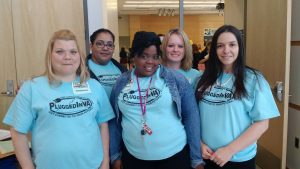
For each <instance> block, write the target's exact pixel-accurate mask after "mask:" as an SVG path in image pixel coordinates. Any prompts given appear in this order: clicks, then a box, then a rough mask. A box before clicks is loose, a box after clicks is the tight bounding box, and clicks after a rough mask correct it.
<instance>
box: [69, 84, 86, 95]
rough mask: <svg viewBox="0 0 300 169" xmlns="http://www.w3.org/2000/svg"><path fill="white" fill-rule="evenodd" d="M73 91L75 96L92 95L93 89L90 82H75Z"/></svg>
mask: <svg viewBox="0 0 300 169" xmlns="http://www.w3.org/2000/svg"><path fill="white" fill-rule="evenodd" d="M72 89H73V93H74V94H86V93H91V88H90V86H89V84H88V82H85V83H80V82H73V83H72Z"/></svg>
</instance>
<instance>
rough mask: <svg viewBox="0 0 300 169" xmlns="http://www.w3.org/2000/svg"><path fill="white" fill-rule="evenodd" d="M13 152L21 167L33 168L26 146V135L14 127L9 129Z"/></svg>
mask: <svg viewBox="0 0 300 169" xmlns="http://www.w3.org/2000/svg"><path fill="white" fill-rule="evenodd" d="M10 133H11V137H12V141H13V145H14V148H15V154H16V156H17V159H18V161H19V163H20V165H21V167H22V169H34V168H35V167H34V165H33V162H32V159H31V155H30V150H29V146H28V140H27V135H26V134H22V133H19V132H17V131H16V130H15V129H13V128H11V129H10Z"/></svg>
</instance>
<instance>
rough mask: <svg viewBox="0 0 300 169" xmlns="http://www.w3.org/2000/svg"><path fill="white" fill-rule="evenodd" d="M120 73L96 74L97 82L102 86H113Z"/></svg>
mask: <svg viewBox="0 0 300 169" xmlns="http://www.w3.org/2000/svg"><path fill="white" fill-rule="evenodd" d="M119 76H120V74H108V75H99V76H97V78H98V80H99V82H100V83H101V84H102V85H104V86H113V85H114V84H115V82H116V80H117V78H118V77H119Z"/></svg>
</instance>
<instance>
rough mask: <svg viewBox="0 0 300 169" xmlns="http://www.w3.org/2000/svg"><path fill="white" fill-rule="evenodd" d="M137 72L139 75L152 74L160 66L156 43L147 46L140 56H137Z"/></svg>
mask: <svg viewBox="0 0 300 169" xmlns="http://www.w3.org/2000/svg"><path fill="white" fill-rule="evenodd" d="M134 63H135V66H136V69H135V73H136V74H137V75H138V76H141V77H145V76H152V75H153V74H154V73H155V71H156V70H157V68H158V65H159V56H158V54H157V49H156V47H155V46H154V45H151V46H149V47H148V48H146V49H145V50H144V51H143V53H142V54H141V55H140V56H137V55H136V56H135V58H134Z"/></svg>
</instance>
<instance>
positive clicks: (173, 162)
mask: <svg viewBox="0 0 300 169" xmlns="http://www.w3.org/2000/svg"><path fill="white" fill-rule="evenodd" d="M122 164H123V169H190V155H189V149H188V146H185V147H184V148H183V150H181V151H180V152H178V153H177V154H175V155H173V156H172V157H169V158H166V159H163V160H140V159H137V158H135V157H134V156H132V155H131V154H130V153H129V152H128V151H127V149H126V148H125V146H124V148H123V154H122Z"/></svg>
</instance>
